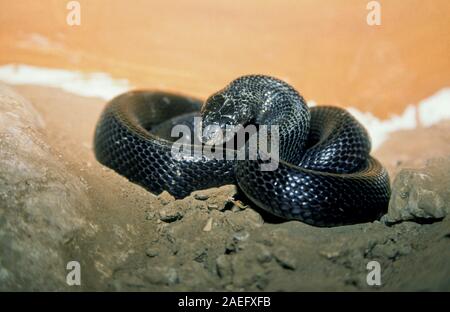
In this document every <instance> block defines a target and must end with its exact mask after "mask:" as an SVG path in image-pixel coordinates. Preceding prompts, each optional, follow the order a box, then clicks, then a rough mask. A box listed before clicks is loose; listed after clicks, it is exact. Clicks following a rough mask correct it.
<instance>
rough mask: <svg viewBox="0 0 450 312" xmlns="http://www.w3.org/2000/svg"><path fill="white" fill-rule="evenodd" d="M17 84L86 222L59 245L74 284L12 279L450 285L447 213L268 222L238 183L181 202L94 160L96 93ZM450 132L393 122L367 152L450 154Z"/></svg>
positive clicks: (183, 284)
mask: <svg viewBox="0 0 450 312" xmlns="http://www.w3.org/2000/svg"><path fill="white" fill-rule="evenodd" d="M14 89H15V90H16V91H18V92H19V93H20V94H22V95H24V96H25V97H26V98H27V99H29V100H30V101H31V102H32V104H33V105H34V106H35V108H36V109H37V111H38V112H39V113H40V114H41V116H42V118H43V120H44V123H45V126H44V128H43V129H42V130H41V133H42V135H43V138H44V141H46V142H47V143H48V144H49V145H50V147H51V151H52V153H53V154H54V155H55V156H56V157H57V158H58V161H59V162H61V163H62V165H63V166H64V168H65V170H67V171H68V172H70V173H71V174H72V175H73V176H75V177H77V178H78V179H79V181H80V182H81V183H82V185H84V186H85V190H86V192H85V194H86V200H87V202H88V203H87V204H86V205H84V206H82V207H74V209H75V210H76V211H77V213H78V214H79V215H81V216H82V218H83V220H84V223H83V224H84V225H83V226H82V227H81V228H79V229H77V230H75V231H73V232H70V234H69V235H68V237H67V238H65V239H64V243H61V244H60V245H58V247H57V248H58V250H60V252H61V254H62V259H63V260H64V261H66V262H68V261H71V260H76V261H79V262H80V263H81V268H82V285H81V286H80V287H78V288H77V287H75V288H74V287H68V286H64V285H63V284H62V285H61V284H50V282H49V283H48V284H44V285H46V286H39V285H33V284H32V283H31V284H28V285H19V284H16V285H11V286H10V287H9V289H35V290H36V289H40V290H42V289H63V290H150V291H161V290H294V291H297V290H450V278H449V277H450V265H449V262H448V258H449V256H450V252H449V250H450V249H449V248H448V247H449V243H450V239H449V237H450V219H449V218H445V219H444V220H442V221H438V222H430V224H419V223H415V222H403V223H399V224H396V225H393V226H386V225H384V224H382V223H380V222H379V221H376V222H373V223H367V224H359V225H352V226H343V227H336V228H329V229H327V228H316V227H311V226H308V225H305V224H303V223H301V222H279V221H277V220H274V219H272V218H270V217H268V216H267V215H265V214H263V213H261V212H260V211H258V210H254V209H253V208H252V207H251V206H247V205H246V204H247V203H243V205H242V203H239V202H236V201H234V200H231V198H232V197H233V196H234V195H235V193H236V189H235V187H234V186H224V187H221V188H219V189H211V190H206V191H199V192H197V195H193V196H190V197H187V198H185V199H183V200H180V201H174V200H173V198H171V196H169V195H168V194H165V193H163V194H162V195H160V196H155V195H153V194H151V193H149V192H146V191H145V190H144V189H142V188H141V187H139V186H136V185H133V184H131V183H130V182H128V181H127V180H126V179H125V178H123V177H121V176H119V175H117V174H116V173H114V172H113V171H111V170H109V169H107V168H105V167H103V166H102V165H100V164H99V163H97V161H96V160H95V157H94V155H93V152H92V138H93V131H94V127H95V124H96V121H97V118H98V117H99V114H100V112H101V110H102V108H103V106H104V104H105V103H104V101H101V100H98V99H92V98H82V97H79V96H74V95H71V94H67V93H65V92H63V91H60V90H57V89H51V88H43V87H36V86H15V87H14ZM449 139H450V122H445V123H441V124H439V125H437V126H433V127H431V128H428V129H417V130H414V131H403V132H398V133H395V134H394V135H393V136H392V137H391V139H390V140H388V141H387V142H386V143H385V144H384V145H383V146H382V147H381V149H379V150H378V151H377V152H376V153H375V155H376V156H377V157H378V158H379V160H380V161H381V162H382V163H383V164H385V165H386V166H387V168H388V170H389V172H390V174H391V176H392V177H393V176H394V175H395V174H396V173H397V172H398V171H399V169H401V168H403V167H409V166H412V167H418V166H421V165H423V163H424V162H425V160H426V159H428V158H430V157H437V156H448V155H450V145H449V144H448V142H449V141H450V140H449ZM199 194H200V195H201V196H199ZM44 231H45V230H44ZM22 256H23V257H26V256H27V255H22ZM371 260H377V261H379V262H380V264H381V268H382V286H379V287H373V286H368V285H367V283H366V276H367V272H368V271H367V269H366V265H367V263H368V262H369V261H371ZM12 267H13V269H14V266H12ZM17 269H19V268H17ZM57 270H60V271H61V274H65V273H64V268H58V269H57ZM58 272H59V271H58ZM40 273H41V275H42V276H46V274H48V273H49V272H40Z"/></svg>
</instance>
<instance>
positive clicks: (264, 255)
mask: <svg viewBox="0 0 450 312" xmlns="http://www.w3.org/2000/svg"><path fill="white" fill-rule="evenodd" d="M260 249H261V252H260V253H258V255H257V256H256V260H258V262H259V263H267V262H270V260H272V258H273V257H272V254H271V253H270V251H269V250H267V248H265V247H264V246H261V248H260Z"/></svg>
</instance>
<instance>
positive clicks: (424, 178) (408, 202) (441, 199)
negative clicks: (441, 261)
mask: <svg viewBox="0 0 450 312" xmlns="http://www.w3.org/2000/svg"><path fill="white" fill-rule="evenodd" d="M449 212H450V159H434V160H430V161H429V162H428V164H427V165H426V167H425V168H422V169H403V170H401V171H400V173H399V174H398V175H397V177H396V178H395V180H394V183H393V186H392V196H391V200H390V202H389V210H388V213H387V215H385V216H383V219H382V220H383V221H384V222H386V223H395V222H399V221H406V220H423V219H428V220H433V219H441V218H444V217H445V216H446V215H447V214H448V213H449Z"/></svg>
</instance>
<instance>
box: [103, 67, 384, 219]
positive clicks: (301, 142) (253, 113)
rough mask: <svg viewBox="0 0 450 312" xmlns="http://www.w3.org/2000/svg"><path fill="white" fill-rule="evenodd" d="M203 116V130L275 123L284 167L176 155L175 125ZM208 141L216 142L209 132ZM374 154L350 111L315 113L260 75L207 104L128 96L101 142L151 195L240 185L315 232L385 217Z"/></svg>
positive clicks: (111, 109) (106, 114) (109, 118)
mask: <svg viewBox="0 0 450 312" xmlns="http://www.w3.org/2000/svg"><path fill="white" fill-rule="evenodd" d="M196 116H201V118H202V122H203V126H205V125H217V126H219V127H220V128H224V127H225V125H238V124H242V125H248V124H253V125H257V126H258V125H268V126H271V125H277V126H278V127H279V163H278V167H277V169H275V170H271V171H270V170H269V171H264V170H261V167H262V165H263V164H264V163H266V162H267V160H263V159H262V157H257V158H256V159H245V160H236V159H233V158H231V159H230V158H225V159H216V158H214V157H209V156H208V155H204V154H203V155H201V156H199V157H184V158H176V157H174V156H173V153H172V147H173V143H174V141H175V140H176V138H172V137H171V135H170V130H171V128H172V126H174V125H177V124H184V125H186V126H187V127H188V128H189V129H192V130H195V129H194V126H193V119H194V117H196ZM203 139H204V140H208V139H211V132H204V133H203ZM203 142H204V141H203ZM192 143H195V141H192ZM194 147H195V146H194V145H192V148H194ZM221 148H224V147H222V146H219V147H217V149H221ZM370 148H371V144H370V139H369V136H368V134H367V132H366V130H365V128H364V127H363V126H362V125H361V124H360V123H359V122H358V121H357V120H356V119H355V118H354V117H353V116H352V115H350V114H349V113H348V112H347V111H345V110H344V109H341V108H337V107H329V106H325V107H324V106H321V107H313V108H311V109H309V108H308V107H307V105H306V103H305V101H304V99H303V98H302V96H301V95H300V94H299V93H298V92H297V91H296V90H295V89H294V88H292V87H291V86H290V85H288V84H287V83H285V82H283V81H281V80H278V79H276V78H273V77H269V76H262V75H251V76H244V77H240V78H238V79H236V80H234V81H232V82H231V83H230V84H229V85H228V86H227V87H225V88H224V89H222V90H220V91H218V92H217V93H215V94H213V95H212V96H211V97H209V98H208V99H207V101H206V102H205V103H204V104H202V102H201V101H199V100H197V99H195V98H191V97H187V96H181V95H176V94H172V93H166V92H156V91H131V92H127V93H124V94H122V95H120V96H118V97H116V98H114V99H113V100H111V101H110V102H109V103H108V104H107V106H106V108H105V109H104V111H103V113H102V115H101V117H100V120H99V122H98V124H97V128H96V132H95V138H94V149H95V154H96V157H97V159H98V160H99V162H100V163H102V164H104V165H106V166H108V167H110V168H112V169H113V170H115V171H116V172H118V173H119V174H121V175H123V176H125V177H126V178H128V179H129V180H130V181H132V182H134V183H137V184H139V185H141V186H143V187H145V188H146V189H147V190H149V191H150V192H152V193H156V194H159V193H161V192H162V191H168V192H169V193H171V194H172V195H173V196H174V197H175V198H183V197H185V196H187V195H189V194H190V193H191V192H192V191H194V190H199V189H206V188H209V187H217V186H220V185H224V184H231V183H237V185H238V186H239V188H240V189H241V190H242V191H243V193H244V194H245V195H246V196H247V197H248V198H249V199H250V200H251V201H252V202H253V203H254V204H256V205H257V206H258V207H260V208H262V209H264V210H266V211H268V212H270V213H271V214H274V215H276V216H278V217H282V218H284V219H289V220H290V219H295V220H300V221H303V222H305V223H308V224H311V225H316V226H336V225H343V224H353V223H358V222H367V221H372V220H375V219H377V218H378V217H379V216H381V215H382V214H383V213H385V212H386V210H387V205H388V201H389V197H390V185H389V177H388V174H387V171H386V170H385V169H384V168H383V167H382V165H381V164H380V163H379V162H378V161H377V160H376V159H374V158H373V157H371V156H370ZM225 151H226V150H225V149H224V150H223V152H224V153H225Z"/></svg>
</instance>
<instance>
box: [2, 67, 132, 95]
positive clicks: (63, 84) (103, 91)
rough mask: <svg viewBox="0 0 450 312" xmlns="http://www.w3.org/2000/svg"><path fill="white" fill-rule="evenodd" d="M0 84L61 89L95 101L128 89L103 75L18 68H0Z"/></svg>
mask: <svg viewBox="0 0 450 312" xmlns="http://www.w3.org/2000/svg"><path fill="white" fill-rule="evenodd" d="M0 80H1V81H4V82H6V83H9V84H18V85H20V84H33V85H39V86H46V87H55V88H61V89H63V90H65V91H68V92H71V93H74V94H78V95H82V96H89V97H99V98H101V99H105V100H109V99H111V98H113V97H114V96H116V95H119V94H120V93H122V92H125V91H127V90H129V89H130V88H131V86H130V84H129V83H128V81H127V80H124V79H121V80H117V79H113V78H111V76H110V75H108V74H106V73H89V74H85V73H82V72H79V71H69V70H62V69H51V68H43V67H35V66H29V65H22V64H20V65H14V64H8V65H4V66H0Z"/></svg>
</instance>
